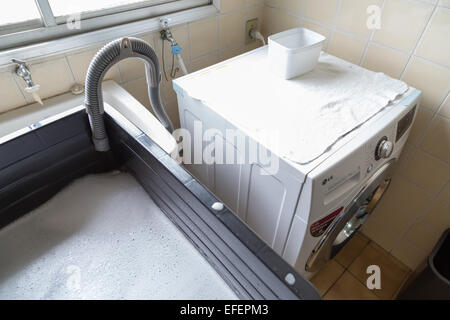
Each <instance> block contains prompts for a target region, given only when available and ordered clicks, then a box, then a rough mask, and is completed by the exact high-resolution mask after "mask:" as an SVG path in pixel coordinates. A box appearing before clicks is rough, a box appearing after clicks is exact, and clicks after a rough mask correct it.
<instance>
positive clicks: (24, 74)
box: [12, 59, 34, 88]
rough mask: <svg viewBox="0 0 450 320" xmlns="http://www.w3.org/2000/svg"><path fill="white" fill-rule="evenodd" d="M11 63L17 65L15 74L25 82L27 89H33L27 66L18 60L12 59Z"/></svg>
mask: <svg viewBox="0 0 450 320" xmlns="http://www.w3.org/2000/svg"><path fill="white" fill-rule="evenodd" d="M12 62H14V63H15V64H17V67H16V74H17V75H18V76H19V77H21V78H22V79H23V80H24V81H25V83H26V84H27V86H28V87H30V88H31V87H34V83H33V79H32V78H31V71H30V69H28V64H27V63H26V62H25V61H23V60H19V59H12Z"/></svg>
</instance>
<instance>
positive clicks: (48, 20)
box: [0, 0, 215, 51]
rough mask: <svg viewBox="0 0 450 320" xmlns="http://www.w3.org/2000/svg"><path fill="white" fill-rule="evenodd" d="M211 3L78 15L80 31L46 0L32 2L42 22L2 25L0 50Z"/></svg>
mask: <svg viewBox="0 0 450 320" xmlns="http://www.w3.org/2000/svg"><path fill="white" fill-rule="evenodd" d="M212 2H215V1H211V0H170V2H167V1H166V0H147V1H144V2H138V3H131V4H125V5H121V6H117V7H112V8H106V9H100V10H94V11H88V12H82V13H80V18H81V28H80V29H70V28H68V26H67V22H68V19H69V18H71V17H73V16H75V14H73V15H63V16H56V17H55V16H54V14H53V11H52V9H51V7H50V4H49V2H48V0H35V3H36V5H37V7H38V10H39V12H40V14H41V19H33V20H28V21H23V22H18V23H13V24H7V25H4V26H2V30H1V32H0V51H1V50H11V49H14V48H18V47H23V46H29V45H34V44H37V43H41V42H43V41H51V40H55V39H59V38H63V37H69V36H75V35H81V34H84V33H89V32H93V31H96V30H102V29H106V28H111V27H115V26H120V25H125V24H130V23H135V22H138V21H143V20H146V19H152V18H155V17H160V16H163V15H169V14H177V13H180V12H182V11H185V10H187V11H189V10H191V9H195V8H201V7H205V6H211V5H212Z"/></svg>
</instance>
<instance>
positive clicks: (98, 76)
mask: <svg viewBox="0 0 450 320" xmlns="http://www.w3.org/2000/svg"><path fill="white" fill-rule="evenodd" d="M131 57H135V58H140V59H141V60H143V61H144V64H145V76H146V79H147V86H148V95H149V98H150V104H151V106H152V108H153V111H154V112H155V114H156V116H157V117H158V119H159V121H161V123H162V124H163V126H164V127H165V128H166V129H167V130H168V131H169V132H170V133H172V132H173V125H172V122H171V121H170V119H169V117H168V115H167V113H166V110H165V109H164V106H163V103H162V101H161V94H160V84H161V73H160V67H159V61H158V58H157V56H156V54H155V52H154V51H153V49H152V48H151V47H150V45H149V44H148V43H146V42H145V41H143V40H141V39H137V38H122V39H118V40H114V41H112V42H110V43H108V44H107V45H105V46H104V47H103V48H102V49H100V51H99V52H97V54H96V55H95V57H94V58H93V59H92V61H91V63H90V65H89V68H88V71H87V75H86V85H85V87H86V88H85V107H86V111H87V113H88V115H89V122H90V125H91V130H92V141H93V142H94V146H95V150H97V151H101V152H105V151H108V150H109V149H110V147H109V142H108V137H107V135H106V130H105V122H104V118H103V113H104V107H103V94H102V81H103V78H104V76H105V74H106V73H107V72H108V70H109V69H110V68H111V67H112V66H113V65H115V64H116V63H117V62H119V61H121V60H123V59H126V58H131Z"/></svg>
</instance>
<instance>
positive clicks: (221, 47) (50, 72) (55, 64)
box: [0, 0, 264, 126]
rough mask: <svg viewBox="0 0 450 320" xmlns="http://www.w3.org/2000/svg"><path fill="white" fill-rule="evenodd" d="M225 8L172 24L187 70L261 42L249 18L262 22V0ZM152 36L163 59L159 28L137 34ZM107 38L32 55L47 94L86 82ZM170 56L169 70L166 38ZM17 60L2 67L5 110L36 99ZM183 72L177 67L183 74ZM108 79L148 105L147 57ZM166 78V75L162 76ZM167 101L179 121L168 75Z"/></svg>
mask: <svg viewBox="0 0 450 320" xmlns="http://www.w3.org/2000/svg"><path fill="white" fill-rule="evenodd" d="M221 2H222V3H221V11H220V13H219V14H217V15H216V16H214V17H211V18H208V19H205V20H200V21H195V22H192V23H188V24H183V25H179V26H176V27H174V28H172V32H173V34H174V37H175V39H176V40H177V42H178V43H179V44H180V46H181V47H182V48H183V52H182V57H183V59H184V62H185V64H186V67H187V69H188V71H190V72H192V71H196V70H199V69H201V68H204V67H206V66H209V65H211V64H214V63H217V62H219V61H221V60H225V59H228V58H231V57H233V56H235V55H238V54H241V53H243V52H245V51H248V50H252V49H255V48H256V47H257V46H259V44H258V43H257V42H254V43H252V44H250V45H245V44H244V30H245V29H244V26H245V21H246V20H249V19H251V18H258V19H259V21H260V23H261V24H262V23H263V18H264V6H263V5H264V2H263V0H222V1H221ZM135 36H137V37H140V38H142V39H144V40H145V41H147V42H149V43H150V44H151V45H152V46H153V47H154V48H155V50H156V52H157V54H158V57H159V59H160V61H161V55H162V50H161V49H162V48H161V39H160V37H159V32H150V33H143V34H140V35H135ZM102 45H104V44H101V43H100V44H98V45H96V46H93V47H87V48H84V49H82V50H77V51H70V52H65V53H62V54H58V55H54V56H46V57H38V58H36V59H32V60H28V62H29V63H30V65H31V67H30V69H31V72H32V77H33V80H34V82H35V83H37V84H39V85H40V86H41V90H40V91H39V94H40V95H41V98H42V99H45V98H48V97H52V96H55V95H58V94H61V93H65V92H68V91H69V89H70V87H71V86H72V85H73V84H74V83H82V84H84V79H85V76H86V70H87V67H88V65H89V62H90V61H91V59H92V57H93V56H94V54H95V53H96V52H97V51H98V49H99V48H100V47H101V46H102ZM165 52H166V54H165V61H166V69H167V72H168V73H170V67H171V64H172V60H171V55H170V46H169V44H168V42H167V41H166V46H165ZM14 68H15V67H14V65H7V66H2V67H0V90H1V93H2V99H1V101H0V113H2V112H5V111H7V110H10V109H14V108H17V107H20V106H23V105H26V104H29V103H32V102H33V100H32V98H31V96H30V95H29V94H27V93H25V92H24V91H23V87H24V86H25V84H24V82H23V80H22V79H20V78H18V77H17V76H16V75H15V74H14V73H13V70H14ZM179 75H181V73H180V72H179V73H178V76H179ZM105 79H113V80H115V81H116V82H118V83H120V84H121V85H122V86H123V87H124V88H125V89H126V90H128V91H129V92H130V93H131V94H133V95H134V96H135V97H136V98H137V99H138V100H139V101H140V102H141V103H143V104H144V105H145V106H147V107H149V106H150V104H149V100H148V97H147V87H146V82H145V72H144V68H143V62H140V61H139V60H124V61H122V62H120V63H119V64H118V65H116V66H114V67H113V68H112V69H111V70H110V71H109V72H108V74H107V75H106V77H105ZM163 79H164V77H163ZM162 94H163V101H164V103H165V105H166V107H167V109H168V113H169V116H170V117H171V119H172V121H173V122H174V124H175V125H176V126H178V125H179V117H178V107H177V101H176V95H175V92H174V91H173V90H172V83H171V81H166V80H165V79H164V81H163V88H162Z"/></svg>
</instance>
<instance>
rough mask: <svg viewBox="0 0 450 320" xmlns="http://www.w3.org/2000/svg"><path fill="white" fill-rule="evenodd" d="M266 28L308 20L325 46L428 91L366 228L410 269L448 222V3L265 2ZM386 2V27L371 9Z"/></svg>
mask: <svg viewBox="0 0 450 320" xmlns="http://www.w3.org/2000/svg"><path fill="white" fill-rule="evenodd" d="M265 3H266V7H265V20H264V23H265V25H264V26H265V30H264V31H265V33H266V35H268V34H273V33H276V32H279V31H282V30H284V29H288V28H292V27H295V26H299V25H301V26H304V27H307V28H309V29H312V30H314V31H316V32H319V33H321V34H323V35H325V36H326V37H327V38H328V41H327V44H326V47H325V49H326V50H327V51H328V52H330V53H331V54H334V55H336V56H339V57H341V58H343V59H346V60H348V61H351V62H353V63H356V64H359V65H362V66H364V67H366V68H369V69H371V70H374V71H379V72H384V73H386V74H389V75H391V76H392V77H395V78H399V79H402V80H404V81H406V82H407V83H408V84H410V85H411V86H415V87H417V88H419V89H421V90H423V101H422V106H421V108H420V110H419V113H418V117H417V120H416V123H415V125H414V128H413V130H412V133H411V137H410V138H409V141H408V144H407V147H406V150H405V152H404V154H403V155H402V158H401V160H400V163H399V169H398V171H397V174H396V176H395V178H394V179H393V185H392V186H391V190H389V192H388V194H387V195H386V197H385V199H383V200H382V202H381V203H380V206H379V207H378V208H377V209H376V211H375V212H374V214H373V216H372V217H371V218H370V220H369V221H368V223H367V224H366V226H365V228H364V233H365V234H366V235H368V236H369V237H370V238H372V239H373V240H374V241H376V242H377V243H378V244H380V245H381V246H382V247H384V248H385V249H386V250H388V251H390V252H391V253H392V254H393V255H394V256H396V257H397V258H399V259H400V260H401V261H403V262H404V263H405V264H407V265H408V266H409V267H411V268H413V269H414V268H416V266H418V264H420V263H421V262H422V261H423V260H424V259H425V257H426V256H427V255H428V253H429V252H430V250H431V248H432V247H433V246H434V244H435V242H436V241H437V239H438V238H439V236H440V235H441V234H442V232H443V230H445V229H446V228H449V227H450V96H449V89H450V1H448V0H440V1H439V0H423V1H419V0H266V1H265ZM370 5H378V6H379V7H380V8H381V10H382V11H381V13H382V14H381V29H379V30H374V31H372V30H369V29H368V28H367V24H366V21H367V19H368V17H369V15H368V14H367V12H366V10H367V8H368V6H370Z"/></svg>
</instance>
